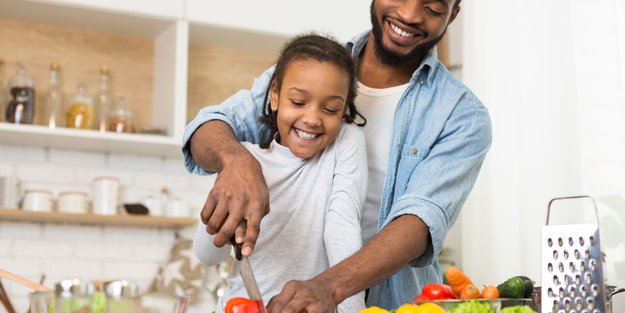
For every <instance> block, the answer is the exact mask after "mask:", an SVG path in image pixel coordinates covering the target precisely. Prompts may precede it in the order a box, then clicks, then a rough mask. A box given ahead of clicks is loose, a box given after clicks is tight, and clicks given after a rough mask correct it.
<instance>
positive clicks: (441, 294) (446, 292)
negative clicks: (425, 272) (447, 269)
mask: <svg viewBox="0 0 625 313" xmlns="http://www.w3.org/2000/svg"><path fill="white" fill-rule="evenodd" d="M421 295H423V296H424V297H427V298H428V299H429V300H446V299H458V297H456V294H455V293H454V292H453V290H451V287H449V286H447V285H445V284H427V285H425V286H424V287H423V290H422V291H421Z"/></svg>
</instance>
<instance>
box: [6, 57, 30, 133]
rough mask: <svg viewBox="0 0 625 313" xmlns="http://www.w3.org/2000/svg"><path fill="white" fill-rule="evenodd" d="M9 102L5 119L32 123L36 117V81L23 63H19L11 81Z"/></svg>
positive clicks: (20, 122) (13, 121) (11, 121)
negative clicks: (29, 74)
mask: <svg viewBox="0 0 625 313" xmlns="http://www.w3.org/2000/svg"><path fill="white" fill-rule="evenodd" d="M9 92H10V94H11V95H10V97H9V102H8V103H7V107H6V111H5V114H4V116H5V119H6V121H7V122H9V123H15V124H32V123H33V121H34V119H35V82H34V81H33V79H32V78H30V77H28V71H27V70H26V67H24V66H23V65H18V66H17V69H16V70H15V74H14V75H13V76H12V77H11V79H10V81H9Z"/></svg>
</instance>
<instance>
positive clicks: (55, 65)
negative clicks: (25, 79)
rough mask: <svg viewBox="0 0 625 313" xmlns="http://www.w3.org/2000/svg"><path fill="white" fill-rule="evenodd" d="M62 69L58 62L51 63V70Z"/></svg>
mask: <svg viewBox="0 0 625 313" xmlns="http://www.w3.org/2000/svg"><path fill="white" fill-rule="evenodd" d="M60 69H61V66H60V65H59V63H56V62H52V63H50V70H52V71H58V70H60Z"/></svg>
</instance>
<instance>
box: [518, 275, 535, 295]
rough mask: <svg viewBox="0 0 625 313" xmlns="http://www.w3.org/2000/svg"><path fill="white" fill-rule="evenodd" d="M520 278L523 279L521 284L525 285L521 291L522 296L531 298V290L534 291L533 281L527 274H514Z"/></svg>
mask: <svg viewBox="0 0 625 313" xmlns="http://www.w3.org/2000/svg"><path fill="white" fill-rule="evenodd" d="M515 277H518V278H520V279H521V280H522V281H523V284H524V285H525V290H524V291H523V298H527V299H529V298H531V297H532V292H534V281H533V280H531V279H530V278H529V277H527V276H515Z"/></svg>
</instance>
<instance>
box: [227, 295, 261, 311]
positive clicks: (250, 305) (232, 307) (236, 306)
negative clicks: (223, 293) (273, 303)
mask: <svg viewBox="0 0 625 313" xmlns="http://www.w3.org/2000/svg"><path fill="white" fill-rule="evenodd" d="M224 312H225V313H260V310H259V309H258V303H257V302H256V301H254V300H250V299H248V298H243V297H234V298H230V300H228V302H226V309H225V311H224Z"/></svg>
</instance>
